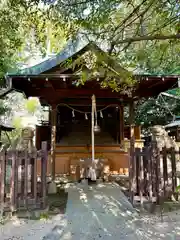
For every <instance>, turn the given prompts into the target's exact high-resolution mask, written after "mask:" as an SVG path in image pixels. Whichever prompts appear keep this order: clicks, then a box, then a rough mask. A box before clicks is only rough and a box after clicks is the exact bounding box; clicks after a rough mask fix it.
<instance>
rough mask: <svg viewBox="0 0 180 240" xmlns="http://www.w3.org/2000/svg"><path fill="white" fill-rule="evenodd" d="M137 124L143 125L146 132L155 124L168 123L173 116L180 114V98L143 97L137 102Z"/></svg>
mask: <svg viewBox="0 0 180 240" xmlns="http://www.w3.org/2000/svg"><path fill="white" fill-rule="evenodd" d="M135 114H136V117H135V120H136V124H137V125H141V126H142V128H143V130H144V131H145V132H147V131H148V128H149V127H150V126H153V125H166V124H168V123H169V122H171V121H172V120H173V116H179V115H180V100H175V99H170V98H168V97H167V98H166V97H163V98H158V99H155V98H150V99H148V100H147V99H142V100H140V101H139V102H138V103H137V104H136V111H135Z"/></svg>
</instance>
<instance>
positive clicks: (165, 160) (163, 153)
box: [162, 148, 168, 198]
mask: <svg viewBox="0 0 180 240" xmlns="http://www.w3.org/2000/svg"><path fill="white" fill-rule="evenodd" d="M162 157H163V182H164V186H163V189H164V197H165V198H166V197H167V192H166V187H167V185H168V171H167V149H166V148H163V149H162Z"/></svg>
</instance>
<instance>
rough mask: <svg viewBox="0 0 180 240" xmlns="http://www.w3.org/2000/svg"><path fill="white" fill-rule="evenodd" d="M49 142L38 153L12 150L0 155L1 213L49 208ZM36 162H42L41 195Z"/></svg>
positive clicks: (44, 143) (43, 144)
mask: <svg viewBox="0 0 180 240" xmlns="http://www.w3.org/2000/svg"><path fill="white" fill-rule="evenodd" d="M47 156H48V152H47V143H46V142H43V143H42V151H41V160H39V159H38V156H37V153H36V152H33V153H29V152H28V151H26V150H24V151H18V150H9V151H6V152H5V151H2V152H0V208H1V209H0V210H1V212H4V211H12V212H13V211H16V210H18V209H22V208H23V209H29V208H30V209H33V208H38V207H43V208H44V207H45V206H46V175H47V159H48V158H47ZM37 161H41V169H42V171H41V176H40V179H41V188H40V192H38V189H37V187H38V183H37Z"/></svg>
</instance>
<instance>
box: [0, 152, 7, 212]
mask: <svg viewBox="0 0 180 240" xmlns="http://www.w3.org/2000/svg"><path fill="white" fill-rule="evenodd" d="M5 157H6V155H5V152H4V151H2V152H0V186H1V191H0V207H1V209H0V210H1V213H3V211H4V201H5V171H6V166H5Z"/></svg>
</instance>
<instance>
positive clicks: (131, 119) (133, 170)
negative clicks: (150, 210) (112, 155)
mask: <svg viewBox="0 0 180 240" xmlns="http://www.w3.org/2000/svg"><path fill="white" fill-rule="evenodd" d="M129 127H130V158H129V190H130V199H131V203H132V204H133V203H134V193H135V182H136V164H135V155H134V153H135V148H134V144H135V136H134V102H133V101H131V102H130V103H129Z"/></svg>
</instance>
